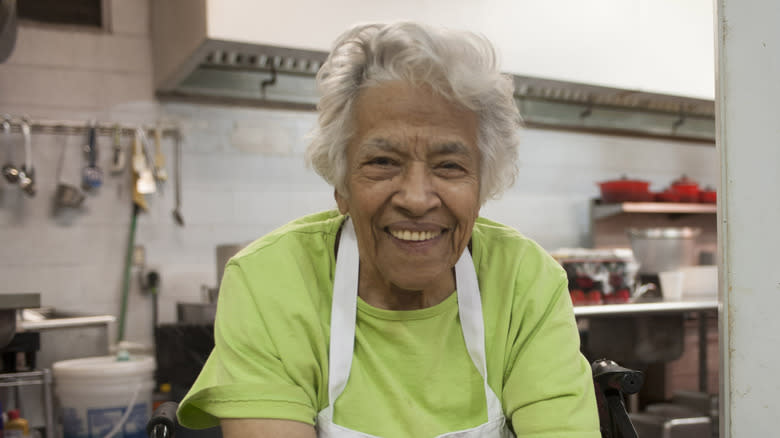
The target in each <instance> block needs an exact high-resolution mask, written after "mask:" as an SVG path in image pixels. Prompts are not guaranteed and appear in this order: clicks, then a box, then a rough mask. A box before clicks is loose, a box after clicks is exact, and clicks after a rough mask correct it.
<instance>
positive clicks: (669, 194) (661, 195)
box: [654, 189, 680, 202]
mask: <svg viewBox="0 0 780 438" xmlns="http://www.w3.org/2000/svg"><path fill="white" fill-rule="evenodd" d="M654 196H655V200H656V201H658V202H680V195H679V194H678V193H677V192H675V191H674V190H672V189H666V190H664V191H663V192H658V193H656V194H655V195H654Z"/></svg>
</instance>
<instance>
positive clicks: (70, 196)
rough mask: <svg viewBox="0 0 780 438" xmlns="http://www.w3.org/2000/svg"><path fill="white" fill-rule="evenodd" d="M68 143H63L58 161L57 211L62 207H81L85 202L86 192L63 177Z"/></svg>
mask: <svg viewBox="0 0 780 438" xmlns="http://www.w3.org/2000/svg"><path fill="white" fill-rule="evenodd" d="M66 153H67V144H64V145H62V149H61V151H60V159H59V162H58V163H57V190H56V192H55V194H54V208H55V212H56V211H59V210H60V209H62V208H79V207H81V204H82V203H83V202H84V193H82V192H81V190H79V188H78V187H76V186H74V185H71V184H68V183H66V182H65V181H64V180H63V178H62V168H63V167H64V164H65V155H66Z"/></svg>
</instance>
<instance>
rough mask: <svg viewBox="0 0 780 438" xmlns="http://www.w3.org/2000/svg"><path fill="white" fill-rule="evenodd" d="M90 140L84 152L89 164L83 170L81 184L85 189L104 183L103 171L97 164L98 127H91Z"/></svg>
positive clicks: (95, 187)
mask: <svg viewBox="0 0 780 438" xmlns="http://www.w3.org/2000/svg"><path fill="white" fill-rule="evenodd" d="M87 135H88V141H87V145H86V146H85V149H84V152H85V153H86V154H87V161H88V162H87V165H86V166H85V167H84V170H83V171H82V180H81V186H82V187H83V188H84V190H95V189H97V188H98V187H100V186H101V185H103V171H102V170H101V169H100V168H99V167H98V166H97V144H96V142H97V128H95V125H94V124H93V125H92V126H90V127H89V131H88V134H87Z"/></svg>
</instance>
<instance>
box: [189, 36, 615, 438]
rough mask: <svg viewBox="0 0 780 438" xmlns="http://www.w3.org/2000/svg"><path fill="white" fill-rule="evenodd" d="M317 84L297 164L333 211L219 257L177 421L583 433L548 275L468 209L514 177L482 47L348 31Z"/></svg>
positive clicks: (517, 238)
mask: <svg viewBox="0 0 780 438" xmlns="http://www.w3.org/2000/svg"><path fill="white" fill-rule="evenodd" d="M317 80H318V82H319V86H320V90H321V92H322V98H321V101H320V106H319V111H320V115H319V126H318V129H317V131H316V133H315V135H314V137H313V141H312V143H311V146H310V148H309V150H308V159H309V160H310V162H311V164H312V165H313V167H314V168H315V169H316V170H317V172H318V173H319V174H321V175H322V176H323V177H324V178H325V179H326V180H327V181H328V182H329V183H330V184H332V185H333V186H334V188H335V193H334V195H335V198H336V203H337V205H338V211H330V212H325V213H319V214H314V215H311V216H307V217H304V218H302V219H299V220H296V221H294V222H292V223H290V224H288V225H286V226H284V227H282V228H280V229H278V230H276V231H274V232H272V233H270V234H268V235H267V236H265V237H263V238H261V239H259V240H257V241H256V242H254V243H253V244H251V245H249V246H248V247H247V248H245V249H244V250H242V251H241V252H240V253H239V254H237V255H236V256H235V257H234V258H233V259H232V260H231V261H230V262H229V263H228V265H227V267H226V270H225V275H224V279H223V282H222V285H221V292H220V294H219V305H218V314H217V320H216V330H215V348H214V351H213V352H212V353H211V356H210V357H209V359H208V361H207V362H206V364H205V366H204V367H203V370H202V372H201V374H200V376H199V377H198V380H197V381H196V383H195V385H194V386H193V387H192V389H191V391H190V393H189V394H188V395H187V397H186V398H185V400H184V401H183V402H182V404H181V407H180V409H179V418H180V420H181V422H182V423H183V424H184V425H185V426H188V427H193V428H200V427H209V426H215V425H217V424H221V426H222V430H223V433H224V436H226V437H265V436H268V437H271V436H273V437H277V436H285V437H315V436H319V437H336V436H338V437H342V436H343V437H370V436H376V437H404V438H405V437H437V436H451V437H456V436H457V437H507V436H512V433H514V434H515V435H517V436H523V437H529V436H534V437H537V436H538V437H542V436H544V437H599V436H600V435H599V427H598V416H597V413H596V403H595V398H594V394H593V383H592V379H591V372H590V367H589V366H588V363H587V361H586V360H585V359H584V358H583V356H582V355H581V354H580V352H579V348H578V347H579V337H578V333H577V328H576V324H575V321H574V316H573V312H572V307H571V301H570V299H569V295H568V290H567V282H566V276H565V273H564V271H563V270H562V269H561V268H560V267H559V266H558V265H557V264H556V262H555V261H554V260H553V259H551V258H550V257H548V256H547V255H546V254H545V252H544V251H543V250H542V249H541V248H540V247H539V246H537V245H536V244H535V243H533V242H532V241H530V240H528V239H526V238H525V237H523V236H522V235H520V234H519V233H518V232H517V231H515V230H513V229H511V228H509V227H506V226H504V225H501V224H498V223H496V222H492V221H489V220H487V219H483V218H481V217H479V210H480V207H481V206H482V204H483V203H484V202H485V201H486V200H487V199H489V198H492V197H496V196H497V195H499V194H500V193H501V192H502V191H503V190H504V189H505V188H507V187H509V186H510V185H511V184H512V183H513V182H514V177H515V173H516V164H515V160H516V155H517V130H518V122H519V117H518V112H517V109H516V107H515V104H514V101H513V97H512V94H513V86H512V82H511V80H510V78H508V77H506V76H504V75H502V74H501V73H500V72H499V71H498V69H497V65H496V60H495V57H494V52H493V49H492V47H491V45H490V44H489V43H488V42H487V41H486V40H485V39H483V38H481V37H478V36H475V35H473V34H470V33H464V32H454V31H448V30H440V29H434V28H430V27H427V26H422V25H417V24H410V23H397V24H391V25H367V26H359V27H356V28H354V29H352V30H350V31H349V32H347V33H346V34H344V35H343V36H341V37H340V39H339V40H338V41H337V43H336V45H335V48H334V49H333V52H332V53H331V54H330V57H329V58H328V60H327V62H326V63H325V64H324V65H323V67H322V69H321V70H320V72H319V75H318V78H317Z"/></svg>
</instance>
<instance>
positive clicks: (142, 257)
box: [133, 245, 146, 268]
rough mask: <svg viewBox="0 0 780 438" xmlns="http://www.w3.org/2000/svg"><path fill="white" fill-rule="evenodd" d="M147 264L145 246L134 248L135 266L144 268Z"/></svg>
mask: <svg viewBox="0 0 780 438" xmlns="http://www.w3.org/2000/svg"><path fill="white" fill-rule="evenodd" d="M145 264H146V249H144V247H143V245H136V246H135V247H134V248H133V266H135V267H139V268H143V266H144V265H145Z"/></svg>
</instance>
